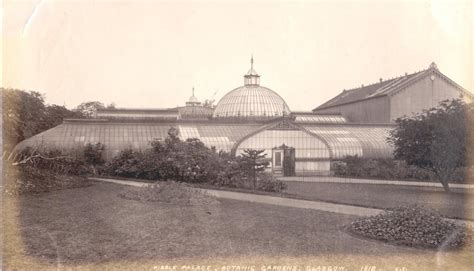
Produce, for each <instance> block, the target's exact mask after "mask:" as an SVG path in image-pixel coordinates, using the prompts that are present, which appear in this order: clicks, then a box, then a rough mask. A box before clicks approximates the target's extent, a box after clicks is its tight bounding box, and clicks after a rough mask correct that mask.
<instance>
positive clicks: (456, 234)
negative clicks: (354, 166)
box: [347, 206, 472, 248]
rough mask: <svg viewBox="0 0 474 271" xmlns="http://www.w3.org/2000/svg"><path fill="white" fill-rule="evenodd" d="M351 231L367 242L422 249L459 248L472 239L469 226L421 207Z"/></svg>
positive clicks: (363, 221)
mask: <svg viewBox="0 0 474 271" xmlns="http://www.w3.org/2000/svg"><path fill="white" fill-rule="evenodd" d="M347 228H348V230H349V231H350V232H352V233H354V234H357V235H361V236H364V237H367V238H372V239H376V240H380V241H386V242H389V243H394V244H400V245H406V246H412V247H418V248H458V247H462V246H463V245H465V244H466V243H468V242H470V240H471V238H472V236H471V232H470V230H469V229H467V228H466V227H465V226H460V225H456V224H454V223H452V222H449V221H448V220H446V219H443V218H442V217H441V216H440V215H439V214H438V213H436V212H434V211H432V210H429V209H425V208H423V207H421V206H410V207H397V208H393V209H390V210H388V211H386V212H384V213H382V214H379V215H376V216H372V217H364V218H360V219H358V220H356V221H354V222H352V223H351V224H349V225H348V226H347Z"/></svg>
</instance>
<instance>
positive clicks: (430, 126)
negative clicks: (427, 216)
mask: <svg viewBox="0 0 474 271" xmlns="http://www.w3.org/2000/svg"><path fill="white" fill-rule="evenodd" d="M472 112H473V111H472V105H471V106H469V105H466V104H464V103H463V102H462V101H460V100H446V101H443V102H441V103H440V104H439V106H438V107H436V108H431V109H429V110H425V111H423V113H421V114H417V115H415V116H413V117H403V118H399V119H397V120H396V121H395V123H396V128H395V129H393V130H392V131H391V133H390V136H389V138H388V142H389V143H391V144H393V145H394V147H395V151H394V156H395V158H396V159H402V160H405V161H406V162H407V163H408V164H409V165H415V166H419V167H422V168H428V169H431V170H433V172H434V173H435V174H436V175H437V177H438V179H439V180H440V181H441V183H442V184H443V187H444V188H445V190H446V191H449V185H448V183H449V179H450V176H451V175H452V174H453V172H454V171H455V170H456V169H457V168H459V167H463V166H466V161H467V159H466V158H467V157H466V155H467V146H468V140H469V138H470V136H471V137H472V133H470V131H469V121H470V119H471V118H470V116H472Z"/></svg>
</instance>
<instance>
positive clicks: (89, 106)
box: [73, 101, 105, 118]
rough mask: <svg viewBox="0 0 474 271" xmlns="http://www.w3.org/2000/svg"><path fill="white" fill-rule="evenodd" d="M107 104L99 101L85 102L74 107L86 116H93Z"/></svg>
mask: <svg viewBox="0 0 474 271" xmlns="http://www.w3.org/2000/svg"><path fill="white" fill-rule="evenodd" d="M104 108H105V105H104V104H103V103H101V102H98V101H91V102H84V103H81V104H80V105H78V106H77V107H76V108H74V110H73V111H75V112H79V113H80V114H82V115H83V116H84V117H86V118H93V117H94V116H95V114H96V112H97V110H99V109H104Z"/></svg>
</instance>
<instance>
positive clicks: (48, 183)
mask: <svg viewBox="0 0 474 271" xmlns="http://www.w3.org/2000/svg"><path fill="white" fill-rule="evenodd" d="M5 169H6V170H5V178H4V191H3V192H4V193H5V194H7V195H21V194H30V193H41V192H49V191H53V190H60V189H69V188H78V187H86V186H90V185H91V182H90V181H88V180H87V179H85V178H83V177H78V176H69V175H62V174H57V173H55V172H52V171H51V170H45V169H40V168H37V167H34V166H32V165H30V164H21V165H18V166H11V167H5Z"/></svg>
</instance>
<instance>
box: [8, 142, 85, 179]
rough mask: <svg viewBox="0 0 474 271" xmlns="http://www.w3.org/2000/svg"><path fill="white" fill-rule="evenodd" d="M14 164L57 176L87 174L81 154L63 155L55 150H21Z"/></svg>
mask: <svg viewBox="0 0 474 271" xmlns="http://www.w3.org/2000/svg"><path fill="white" fill-rule="evenodd" d="M16 160H17V162H16V163H15V164H19V165H23V164H26V165H29V166H30V167H34V168H37V169H41V170H48V171H50V172H54V173H58V174H71V175H82V174H87V173H89V171H90V170H89V168H88V167H87V166H86V164H85V162H84V159H83V157H82V155H81V153H78V152H77V153H72V154H69V155H64V154H63V153H62V152H61V151H60V150H57V149H46V150H33V149H31V148H25V149H23V150H22V151H21V152H20V153H19V155H18V157H17V159H16Z"/></svg>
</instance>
